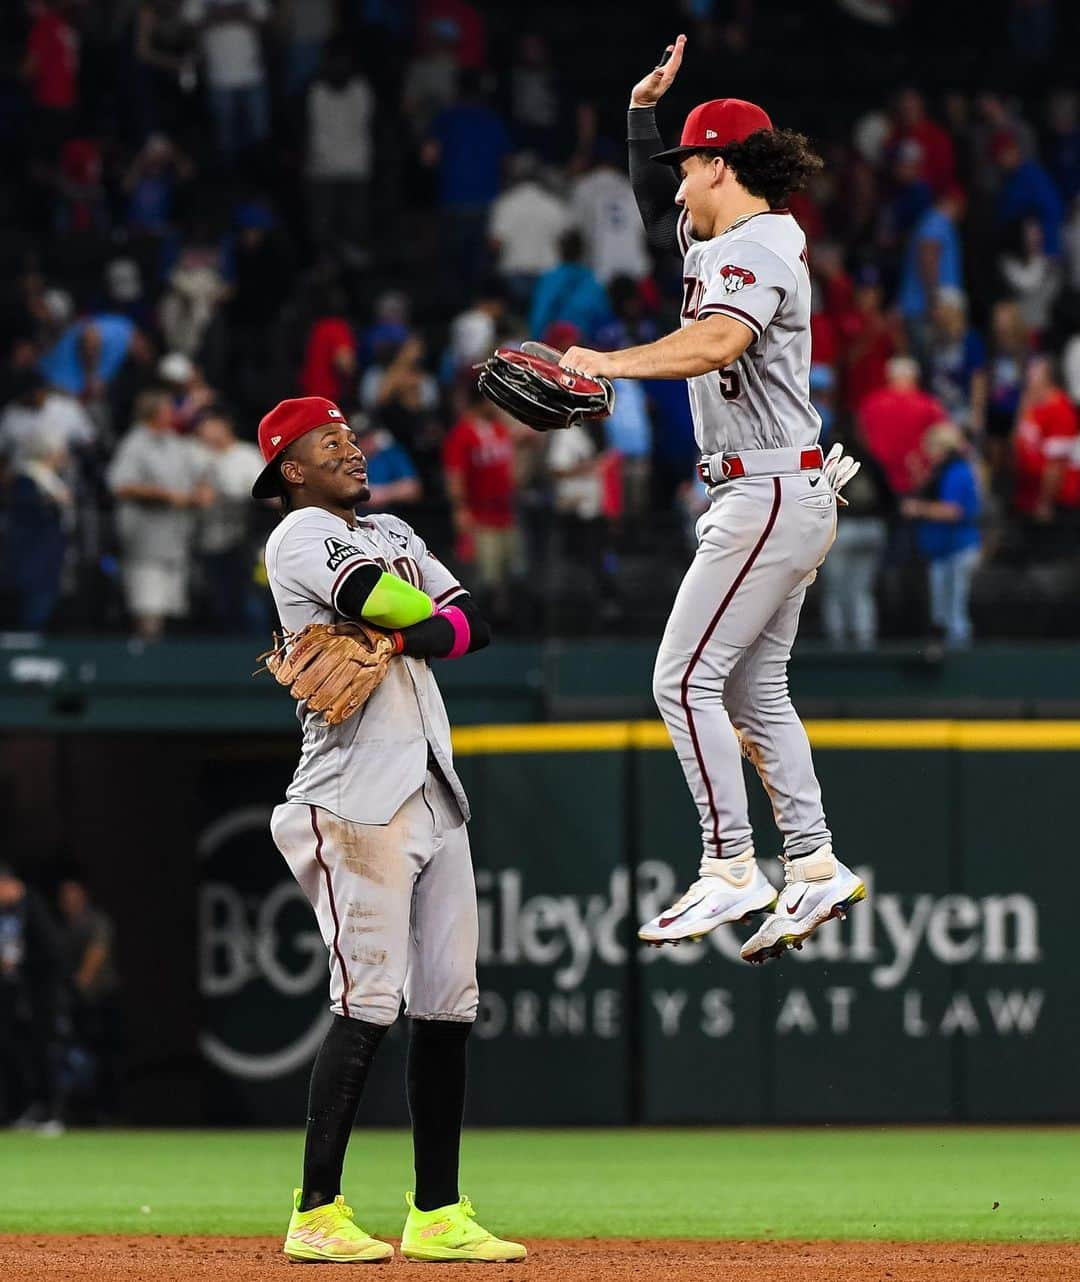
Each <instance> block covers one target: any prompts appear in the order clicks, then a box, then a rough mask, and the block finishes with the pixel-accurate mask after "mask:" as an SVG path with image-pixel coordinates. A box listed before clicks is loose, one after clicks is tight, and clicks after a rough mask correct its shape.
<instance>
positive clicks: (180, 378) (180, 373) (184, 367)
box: [157, 352, 215, 435]
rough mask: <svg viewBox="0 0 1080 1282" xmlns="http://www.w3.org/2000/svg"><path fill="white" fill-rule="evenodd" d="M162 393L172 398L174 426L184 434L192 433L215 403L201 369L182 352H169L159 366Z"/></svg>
mask: <svg viewBox="0 0 1080 1282" xmlns="http://www.w3.org/2000/svg"><path fill="white" fill-rule="evenodd" d="M157 376H158V380H159V381H160V383H161V386H162V388H163V390H165V391H167V392H168V393H169V395H170V397H171V398H172V415H173V427H174V428H175V429H176V431H178V432H180V433H181V434H182V435H186V434H187V433H188V432H190V431H191V430H192V429H193V428H194V426H195V423H196V420H197V419H198V417H199V415H200V414H201V413H202V412H203V410H205V409H207V408H208V407H209V406H210V405H211V404H212V403H213V401H214V399H215V397H214V389H213V388H212V387H210V386H209V384H208V383H207V382H206V379H205V378H204V377H203V373H202V370H201V369H199V367H198V366H197V365H196V364H195V363H194V362H193V361H191V360H189V359H188V358H187V357H186V356H185V355H184V354H183V352H169V353H168V354H167V355H165V356H163V357H162V358H161V360H160V361H158V365H157Z"/></svg>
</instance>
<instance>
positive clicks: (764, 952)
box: [739, 846, 866, 965]
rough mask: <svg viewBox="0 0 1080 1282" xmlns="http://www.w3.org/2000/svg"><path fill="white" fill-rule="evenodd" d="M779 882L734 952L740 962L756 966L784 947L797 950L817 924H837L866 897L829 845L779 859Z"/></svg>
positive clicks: (780, 951)
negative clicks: (767, 908)
mask: <svg viewBox="0 0 1080 1282" xmlns="http://www.w3.org/2000/svg"><path fill="white" fill-rule="evenodd" d="M784 882H785V885H784V889H783V890H782V891H781V892H780V898H779V899H778V900H777V902H776V908H775V909H774V911H773V913H772V914H771V915H770V916H769V917H767V918H766V919H765V920H764V921H763V922H762V923H761V926H760V927H759V928H758V930H757V931H756V932H755V933H754V934H753V935H751V936H750V938H749V939H748V940H747V941H746V943H745V944H743V946H742V948H741V949H740V950H739V955H740V956H741V957H742V959H743V961H748V962H751V963H752V964H755V965H756V964H758V963H760V962H766V961H769V960H770V959H771V958H773V957H780V956H782V955H783V953H784V952H785V951H786V950H787V949H789V948H794V949H796V950H798V949H800V948H802V946H803V941H804V940H806V939H809V938H810V936H811V935H812V934H813V933H814V931H815V930H817V929H818V927H819V926H824V924H825V923H826V922H827V921H831V920H832V919H833V918H838V919H839V920H843V919H844V917H846V916H847V913H848V909H849V908H851V906H852V904H857V903H858V902H859V901H860V900H862V899H865V898H866V887H865V886H864V885H863V883H862V882H861V881H860V880H859V878H858V877H857V876H856V875H855V873H853V872H852V871H851V869H850V868H846V867H845V866H844V865H843V864H842V863H841V862H840V861H839V860H838V859H837V858H836V856H835V855H834V854H833V852H832V846H822V847H821V848H820V849H819V850H815V851H814V853H813V854H812V855H804V856H803V857H802V858H800V859H785V860H784Z"/></svg>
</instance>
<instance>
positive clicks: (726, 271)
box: [720, 263, 757, 294]
mask: <svg viewBox="0 0 1080 1282" xmlns="http://www.w3.org/2000/svg"><path fill="white" fill-rule="evenodd" d="M720 279H721V280H722V281H723V283H724V293H725V294H737V293H738V292H739V290H740V289H745V288H746V286H747V285H753V284H754V283H755V282H756V281H757V277H756V276H755V275H754V273H753V272H752V271H750V270H748V269H747V268H746V267H736V266H735V264H734V263H728V264H727V266H726V267H721V268H720Z"/></svg>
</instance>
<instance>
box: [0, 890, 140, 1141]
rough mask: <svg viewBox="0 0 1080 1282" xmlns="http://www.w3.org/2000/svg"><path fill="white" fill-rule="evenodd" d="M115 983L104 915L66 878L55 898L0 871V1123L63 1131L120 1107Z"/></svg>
mask: <svg viewBox="0 0 1080 1282" xmlns="http://www.w3.org/2000/svg"><path fill="white" fill-rule="evenodd" d="M118 994H119V981H118V976H117V970H116V961H115V956H114V946H113V928H112V924H111V922H110V921H109V919H108V917H107V916H106V915H105V914H104V913H103V912H102V911H101V910H100V909H99V908H98V907H97V906H96V905H95V904H94V903H93V901H92V900H91V898H90V894H89V892H88V890H87V888H86V886H85V884H84V883H83V882H82V881H81V880H80V879H78V878H77V877H73V876H69V877H66V878H64V879H63V880H61V881H60V882H59V883H58V886H57V889H56V894H55V902H54V903H50V902H49V900H48V899H46V898H45V897H44V896H43V894H42V893H41V892H40V891H39V890H37V889H35V888H34V887H32V886H28V885H27V884H26V882H24V881H23V880H22V879H21V878H20V877H19V876H18V875H16V873H15V872H14V871H13V870H12V869H11V868H9V867H6V866H3V865H0V1125H8V1126H14V1127H16V1128H17V1129H19V1130H27V1131H36V1132H37V1133H38V1134H40V1135H43V1136H56V1135H60V1134H62V1133H63V1131H64V1129H65V1128H66V1126H67V1125H68V1124H69V1123H70V1122H72V1121H79V1122H98V1121H110V1120H115V1119H116V1118H117V1116H118V1110H119V1108H120V1099H119V1096H120V1089H119V1088H120V1080H119V1079H120V1073H119V1072H118V1064H119V1062H120V1053H121V1044H122V1035H121V1031H120V1021H119V1018H118Z"/></svg>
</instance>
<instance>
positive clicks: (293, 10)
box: [278, 0, 339, 99]
mask: <svg viewBox="0 0 1080 1282" xmlns="http://www.w3.org/2000/svg"><path fill="white" fill-rule="evenodd" d="M338 4H339V0H279V8H278V21H279V23H280V26H281V30H282V34H283V39H284V44H285V93H286V96H287V97H289V98H290V99H297V98H301V97H303V95H304V94H305V93H306V92H307V88H308V86H309V85H310V84H311V82H312V80H314V78H315V76H316V75H317V74H318V71H319V67H320V66H321V65H322V60H323V55H324V53H325V51H326V48H327V45H328V44H329V43H330V40H331V38H332V37H333V36H334V35H335V34H336V32H337V23H338Z"/></svg>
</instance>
